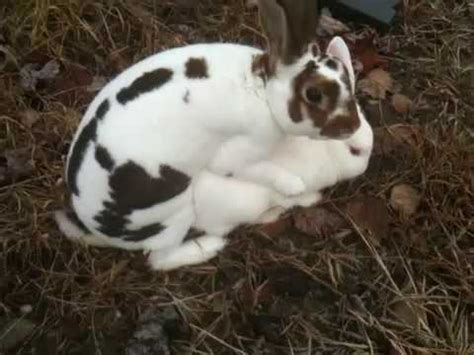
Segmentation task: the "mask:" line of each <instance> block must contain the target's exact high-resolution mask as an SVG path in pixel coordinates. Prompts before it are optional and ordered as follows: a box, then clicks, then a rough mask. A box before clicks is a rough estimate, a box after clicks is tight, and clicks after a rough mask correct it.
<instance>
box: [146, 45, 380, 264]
mask: <svg viewBox="0 0 474 355" xmlns="http://www.w3.org/2000/svg"><path fill="white" fill-rule="evenodd" d="M326 54H327V55H328V56H329V57H330V58H332V59H333V60H336V61H337V65H333V64H331V65H330V66H329V67H327V66H326V65H325V64H324V63H320V64H319V70H320V71H322V72H323V73H325V74H324V75H326V76H328V77H330V76H336V77H337V76H341V75H345V73H347V74H348V75H349V78H348V80H349V81H350V87H351V90H352V91H353V90H354V74H353V73H354V71H353V68H352V63H351V57H350V53H349V50H348V48H347V46H346V45H345V43H344V41H343V40H342V39H341V38H340V37H335V38H334V39H333V40H332V41H331V42H330V44H329V46H328V48H327V50H326ZM341 85H344V84H343V83H341ZM343 89H344V88H341V90H343ZM357 110H358V115H359V117H360V120H361V125H360V127H359V128H358V129H357V131H356V132H355V133H354V134H353V135H352V136H350V137H349V138H347V139H344V140H334V139H329V140H315V139H310V138H308V137H287V138H285V139H284V140H283V142H282V143H281V144H280V145H279V146H278V147H277V149H276V150H275V151H274V152H273V153H272V155H271V157H270V158H269V160H267V161H266V162H261V163H259V169H267V170H270V171H272V172H273V174H275V175H278V174H279V173H280V171H283V172H286V173H289V174H291V175H295V176H298V177H300V178H301V180H302V181H303V183H304V185H305V186H306V188H305V191H304V192H303V193H302V194H300V195H297V196H283V195H281V194H280V193H278V192H277V191H276V190H275V189H274V188H273V186H272V185H271V184H269V185H265V184H256V183H251V182H248V181H242V180H239V179H238V178H235V176H233V177H225V176H222V175H217V174H215V173H212V172H210V171H208V170H204V171H202V172H201V173H200V174H199V176H198V177H197V178H196V179H195V184H194V209H195V213H196V221H195V222H194V224H193V226H194V227H195V228H197V229H199V230H201V231H202V232H203V233H204V235H201V236H200V237H199V238H197V239H194V240H189V241H187V242H185V243H183V244H182V245H181V246H180V247H179V248H176V249H175V250H173V252H171V253H169V252H168V253H166V254H164V253H162V252H161V251H153V252H152V253H151V254H150V258H149V262H150V263H151V265H152V267H153V268H155V269H172V268H176V267H179V266H181V265H183V261H185V263H186V264H194V263H199V262H202V261H205V260H206V259H209V258H211V257H213V256H215V255H217V252H218V251H219V250H218V248H219V247H220V248H223V247H224V246H225V244H226V238H225V237H226V235H227V234H228V233H229V232H230V231H231V230H233V229H234V228H236V227H237V226H238V225H241V224H252V223H260V222H269V221H271V220H274V219H275V218H277V217H278V216H279V215H280V214H281V213H283V212H284V211H285V210H286V209H288V208H291V207H293V206H296V205H299V206H308V205H311V204H314V203H317V202H318V201H319V200H320V199H321V198H322V196H321V190H323V189H325V188H327V187H331V186H333V185H335V184H336V183H338V182H340V181H344V180H349V179H353V178H355V177H356V176H359V175H361V174H363V173H364V172H365V170H366V169H367V166H368V163H369V158H370V155H371V152H372V145H373V131H372V128H371V127H370V125H369V123H368V122H367V120H366V119H365V117H364V114H363V113H362V111H361V109H360V107H359V105H357ZM235 152H236V149H235V147H231V146H228V147H224V148H223V150H222V151H221V152H220V153H221V154H222V157H221V159H225V155H226V154H227V159H229V160H232V159H233V158H234V157H235ZM236 175H238V172H237V173H236Z"/></svg>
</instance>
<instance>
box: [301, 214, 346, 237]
mask: <svg viewBox="0 0 474 355" xmlns="http://www.w3.org/2000/svg"><path fill="white" fill-rule="evenodd" d="M293 223H294V226H295V228H296V229H298V230H299V231H301V232H303V233H306V234H309V235H320V236H328V235H331V234H333V233H335V232H336V231H338V230H340V229H342V228H344V227H345V226H347V223H346V222H345V221H344V219H343V218H342V217H341V216H339V214H338V213H336V212H333V211H331V210H329V209H328V208H326V207H313V208H306V209H303V210H301V211H298V212H296V213H295V214H294V216H293Z"/></svg>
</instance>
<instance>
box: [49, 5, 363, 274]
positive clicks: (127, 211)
mask: <svg viewBox="0 0 474 355" xmlns="http://www.w3.org/2000/svg"><path fill="white" fill-rule="evenodd" d="M259 6H260V18H261V23H262V25H263V29H264V32H265V33H266V35H267V37H268V49H267V51H265V52H264V51H261V50H259V49H257V48H253V47H249V46H244V45H237V44H222V43H215V44H198V45H189V46H184V47H180V48H174V49H170V50H166V51H163V52H161V53H158V54H155V55H153V56H151V57H149V58H146V59H144V60H142V61H141V62H139V63H137V64H135V65H133V66H132V67H130V68H129V69H127V70H126V71H124V72H123V73H121V74H120V75H118V76H117V77H116V78H115V79H113V80H112V81H111V82H110V83H108V84H107V85H106V86H105V87H104V88H103V89H102V90H101V91H100V92H99V94H98V95H97V96H96V98H95V99H94V100H93V101H92V103H91V104H90V106H89V108H88V109H87V111H86V113H85V115H84V117H83V119H82V121H81V123H80V125H79V127H78V130H77V132H76V135H75V137H74V139H73V142H72V145H71V148H70V151H69V154H68V161H67V168H66V177H67V183H68V186H69V189H70V192H71V206H70V207H71V208H70V210H69V211H68V212H65V211H62V212H58V213H57V214H56V220H57V222H58V225H59V227H60V229H61V231H62V232H63V233H64V234H65V235H66V236H67V237H69V238H71V239H78V240H81V241H83V242H85V243H87V244H93V245H106V246H114V247H119V248H124V249H145V250H153V251H159V252H160V253H161V254H162V255H166V254H167V253H171V252H172V251H173V250H175V249H177V248H179V247H180V246H181V244H182V241H183V239H184V237H185V235H186V233H187V231H188V229H189V227H190V226H191V225H192V223H193V222H194V220H195V214H194V209H193V206H192V199H193V191H192V188H193V183H194V180H195V178H196V177H197V176H198V175H199V173H200V172H201V171H202V170H203V169H209V170H210V171H211V172H214V173H216V174H221V175H223V174H228V173H236V172H241V174H239V176H240V179H242V180H246V181H250V182H255V183H264V184H268V183H269V184H270V185H271V186H272V187H274V188H275V189H277V190H278V191H279V192H280V193H281V194H283V195H288V196H290V195H295V194H299V193H302V192H303V191H304V190H305V186H304V183H303V181H302V179H301V178H300V177H298V176H295V175H292V174H290V173H285V172H283V171H281V172H279V174H277V175H276V176H275V175H274V172H273V171H270V170H269V171H263V172H259V173H258V174H256V173H255V171H258V168H256V169H253V170H252V169H250V170H247V167H249V166H258V162H262V161H265V160H266V159H267V158H268V156H270V155H271V153H272V152H273V151H274V149H275V147H277V146H278V144H279V143H280V142H281V141H282V140H283V139H284V138H285V137H287V136H291V135H292V136H309V137H315V138H317V137H319V138H324V137H326V138H327V137H330V138H344V137H346V136H348V135H350V134H351V133H353V132H354V131H355V130H356V129H357V128H358V127H359V124H360V120H359V115H358V113H357V110H356V106H355V105H354V102H355V101H354V98H353V95H352V94H351V93H349V92H347V91H344V90H343V91H340V90H339V87H340V85H339V81H340V79H338V80H336V81H334V80H333V79H332V78H331V77H328V78H326V77H324V75H321V73H318V71H317V62H318V61H321V60H323V61H324V60H327V59H325V58H323V57H322V56H321V54H320V53H319V50H318V47H317V45H316V44H315V43H314V42H313V40H314V29H315V28H316V22H317V4H316V1H314V0H300V1H298V2H292V1H290V0H260V1H259ZM235 146H239V147H238V149H236V152H238V156H237V155H234V156H233V159H232V160H230V161H229V160H227V161H226V160H223V159H220V158H219V156H218V155H219V154H218V153H217V152H219V151H220V150H221V148H222V147H235ZM229 149H230V148H229ZM224 150H226V148H225V149H224ZM216 154H217V156H216ZM255 164H257V165H255ZM206 241H208V246H209V248H208V249H209V250H212V249H216V250H218V249H220V248H221V247H222V242H221V238H217V239H212V238H208V239H202V243H201V244H202V245H203V244H204V243H205V242H206ZM211 254H212V253H211ZM206 258H208V257H207V256H203V257H202V259H203V260H205V259H206ZM182 263H183V265H184V264H186V263H188V261H187V260H183V261H182Z"/></svg>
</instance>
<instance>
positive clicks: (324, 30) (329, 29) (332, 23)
mask: <svg viewBox="0 0 474 355" xmlns="http://www.w3.org/2000/svg"><path fill="white" fill-rule="evenodd" d="M349 31H350V28H349V27H347V26H346V25H345V24H344V23H342V22H341V21H339V20H336V19H335V18H334V17H332V16H331V15H330V14H321V16H320V18H319V24H318V27H317V29H316V33H317V34H318V35H319V36H324V35H329V36H334V35H337V34H341V33H345V32H349Z"/></svg>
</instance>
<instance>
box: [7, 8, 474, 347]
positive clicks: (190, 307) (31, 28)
mask: <svg viewBox="0 0 474 355" xmlns="http://www.w3.org/2000/svg"><path fill="white" fill-rule="evenodd" d="M132 3H135V2H132V1H126V0H122V1H119V0H117V1H104V2H95V1H73V0H70V1H67V0H44V1H43V0H20V1H13V0H11V1H7V4H8V5H10V6H9V7H5V8H3V9H0V14H1V15H3V16H2V18H3V19H4V20H2V21H0V26H1V27H0V34H1V35H3V37H4V42H5V43H7V44H8V45H9V47H10V49H11V51H12V53H13V54H14V56H15V58H16V61H17V63H16V64H15V63H12V64H11V65H10V66H9V67H7V69H6V70H5V71H3V72H0V92H1V93H2V96H1V97H0V127H1V128H0V147H1V149H2V151H3V150H10V149H18V148H24V147H26V148H28V150H27V151H28V154H30V157H31V158H32V159H33V161H34V163H35V169H34V171H33V172H32V173H30V174H28V176H26V177H24V178H22V179H19V180H16V181H7V182H5V183H3V185H0V236H1V238H2V241H3V242H2V243H1V248H2V250H1V255H0V296H1V298H0V312H2V313H3V314H4V316H7V317H12V318H15V317H19V316H21V312H20V307H21V306H22V305H25V304H30V305H32V306H33V311H32V312H31V313H30V314H28V315H26V316H25V317H27V318H29V319H32V320H33V321H34V322H35V323H36V324H37V325H38V327H37V328H36V330H35V332H34V333H33V334H31V336H30V337H29V338H28V341H26V342H25V343H24V344H22V345H21V346H19V347H18V348H17V349H16V353H19V354H29V353H33V352H32V351H33V350H32V349H36V350H35V351H36V353H37V354H55V353H58V354H63V353H64V354H65V353H68V354H73V353H74V354H94V353H102V354H117V353H120V350H119V349H123V346H124V343H125V341H126V339H127V337H128V336H129V335H130V332H131V331H133V327H134V324H135V321H136V319H137V315H138V314H140V313H141V312H142V311H143V310H145V309H147V308H149V307H163V308H166V307H174V308H175V309H176V310H177V312H178V313H179V315H180V321H179V322H176V324H171V325H170V329H169V332H170V337H171V340H172V343H171V346H172V348H173V349H174V351H175V353H176V354H187V353H189V354H191V353H192V354H234V353H235V354H317V353H331V354H346V353H351V354H363V353H364V354H365V353H374V354H375V353H388V354H448V353H453V354H454V353H456V354H469V353H473V352H474V347H473V345H472V344H474V319H473V317H474V270H473V265H474V235H473V234H474V233H473V230H474V228H473V216H474V207H473V206H474V198H473V197H474V179H473V169H474V146H473V141H472V130H473V128H474V122H473V117H474V97H473V95H474V88H473V83H474V68H473V63H474V29H473V26H472V23H473V19H474V14H473V9H472V5H471V10H470V11H469V7H468V4H467V3H466V2H465V1H428V0H425V1H423V0H420V1H416V2H415V1H413V2H412V1H408V0H405V3H406V10H405V18H404V21H405V22H404V23H403V24H400V26H399V27H398V28H396V29H395V30H394V32H393V33H391V34H388V35H386V36H384V37H382V38H381V39H380V41H381V42H383V43H391V44H392V45H396V46H397V47H398V49H397V51H396V52H395V55H394V56H392V57H390V58H389V60H390V63H391V70H390V71H391V73H392V76H393V77H394V78H395V79H396V80H397V81H398V82H399V83H400V84H401V85H402V87H403V92H405V93H407V94H408V95H409V96H410V97H412V98H413V99H414V100H415V104H416V106H417V109H416V110H415V111H414V112H413V113H412V114H410V115H408V117H407V118H406V121H407V122H409V123H422V124H423V128H422V131H421V138H420V144H418V145H417V147H416V150H415V151H414V152H412V154H409V155H396V156H394V157H392V159H390V158H387V157H385V158H384V159H382V160H380V159H374V160H373V161H372V162H371V169H370V171H369V173H368V174H367V176H366V177H363V178H360V179H358V180H357V181H356V182H354V183H351V184H345V185H342V186H340V187H338V188H337V189H336V190H334V191H332V194H331V196H332V197H334V198H336V197H337V198H338V199H339V201H341V200H342V201H344V200H349V199H350V198H351V197H352V196H356V195H361V194H370V195H374V196H377V197H379V198H381V199H382V200H383V201H384V202H385V204H386V205H387V206H388V200H389V191H390V189H391V187H392V186H394V185H395V184H399V183H409V184H411V185H412V186H415V187H416V188H417V189H418V190H419V191H420V192H421V195H422V205H421V207H420V209H419V210H418V212H417V214H416V215H415V216H413V217H411V218H409V219H407V218H403V217H402V216H399V215H398V214H397V213H396V212H395V211H393V210H391V209H389V226H388V232H387V233H386V234H385V235H383V236H382V237H381V239H374V238H373V237H372V236H371V235H369V234H368V233H367V232H366V231H365V230H363V229H359V228H357V226H354V228H353V229H352V232H350V233H342V234H338V235H336V236H331V237H328V238H323V237H319V236H315V235H306V234H304V233H301V232H298V231H297V230H296V229H295V228H294V227H293V221H294V216H289V217H288V219H287V221H288V222H287V223H286V224H285V225H284V226H285V228H280V230H278V231H275V230H273V231H272V233H268V230H266V232H265V231H264V230H259V229H255V228H250V229H244V230H240V231H238V232H236V233H235V235H234V236H233V238H232V243H231V246H230V247H228V248H227V250H226V252H225V253H223V254H222V255H220V256H219V257H218V258H216V259H215V260H213V261H212V262H211V263H209V264H206V265H202V266H198V267H190V268H184V269H182V270H179V271H175V272H171V273H166V274H165V273H152V272H150V271H148V270H147V269H146V268H145V265H144V262H143V258H142V256H141V255H139V254H138V253H136V254H131V253H126V252H121V251H114V250H98V249H85V248H80V247H78V246H76V245H72V244H71V243H69V242H68V241H66V240H64V238H62V237H61V236H60V234H59V233H58V231H57V229H56V227H55V225H54V223H53V222H52V220H51V215H50V212H51V211H53V210H55V209H56V208H58V207H59V206H60V205H61V200H62V195H63V192H64V187H63V184H62V179H61V177H62V173H63V168H64V156H65V154H66V152H67V149H68V144H69V142H70V139H71V137H72V134H73V133H74V129H75V127H76V125H77V123H78V122H79V119H80V112H82V110H83V109H84V104H85V101H84V100H83V101H81V100H78V101H77V102H73V103H71V104H69V105H67V106H65V105H64V104H63V103H62V101H61V100H58V96H57V93H52V92H49V91H48V90H47V89H44V88H43V89H41V90H38V91H36V92H33V93H30V92H25V91H23V90H22V89H21V88H20V86H19V84H18V70H19V68H21V67H22V66H23V65H24V64H26V63H28V62H29V61H37V62H42V63H44V61H46V60H47V59H49V58H54V59H58V60H61V61H62V62H63V63H66V64H67V63H75V64H81V65H83V66H85V67H87V68H88V70H89V71H91V72H92V74H93V75H102V76H106V77H110V76H113V75H114V74H115V73H117V72H118V71H120V70H121V69H123V68H124V67H126V66H128V65H129V64H130V63H132V62H135V61H137V60H138V59H140V58H143V57H144V56H146V55H148V54H151V53H154V52H156V51H158V50H160V49H162V48H167V47H172V46H176V45H179V44H183V43H188V42H190V43H191V42H192V43H194V42H198V41H215V40H217V41H224V40H225V41H236V42H240V43H252V44H257V45H261V44H262V37H261V35H260V34H259V32H258V31H257V25H256V17H255V12H254V11H253V10H250V9H247V8H246V7H245V5H244V3H243V1H225V0H219V1H214V2H212V1H210V0H208V1H206V0H203V1H200V2H199V5H198V6H195V7H192V6H191V7H189V8H186V6H185V5H186V4H190V3H191V2H190V1H189V2H188V1H181V2H178V1H177V2H176V4H175V2H171V1H169V2H165V1H163V2H158V1H152V0H144V1H141V2H139V3H140V4H141V5H140V6H136V5H131V4H132ZM178 3H179V4H178ZM60 75H61V74H60ZM27 108H34V109H35V110H38V111H39V112H40V119H39V121H38V122H36V123H35V124H34V125H33V126H32V127H29V126H28V125H27V124H25V122H24V121H23V120H22V119H21V116H22V115H21V112H22V111H23V110H25V109H27ZM398 119H400V120H402V118H400V117H399V118H398ZM0 155H3V154H0ZM1 159H2V160H0V164H2V165H4V164H5V160H4V158H3V157H2V158H1ZM390 161H391V162H392V163H393V161H394V162H395V165H396V166H397V168H398V169H390ZM333 203H334V201H333V202H328V205H332V204H333ZM295 213H298V211H296V212H295ZM0 337H1V335H0Z"/></svg>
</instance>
